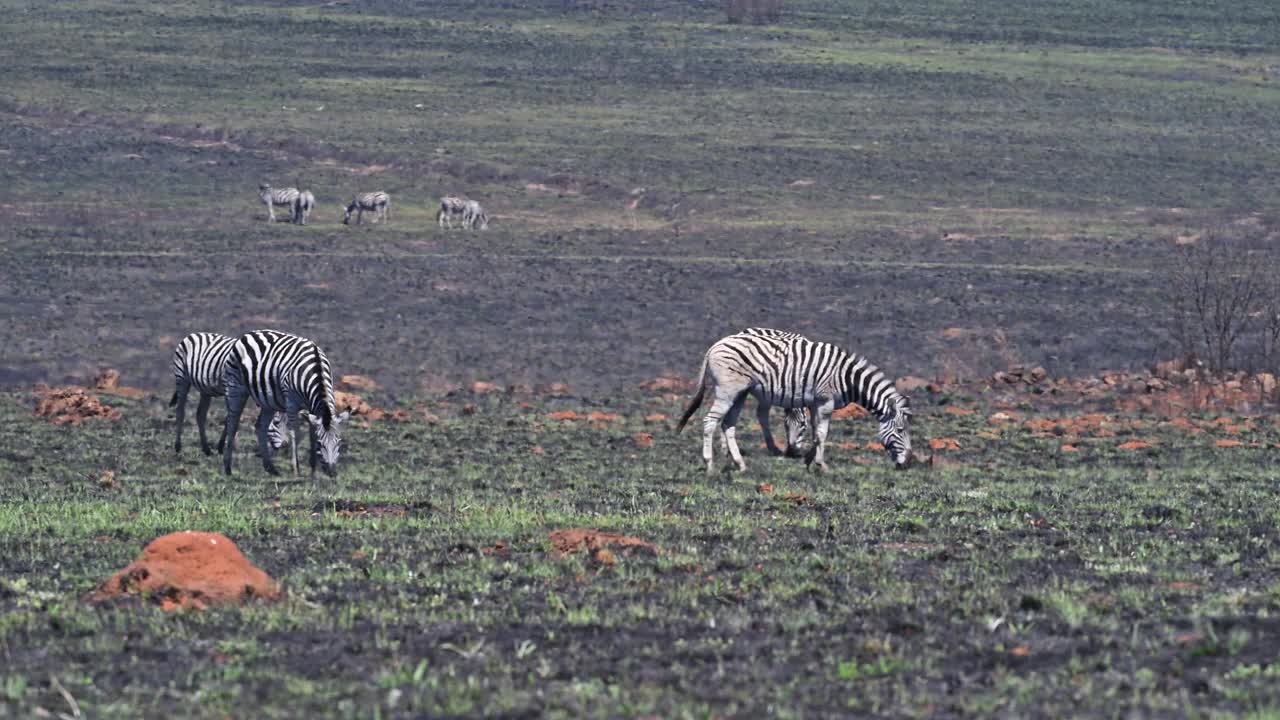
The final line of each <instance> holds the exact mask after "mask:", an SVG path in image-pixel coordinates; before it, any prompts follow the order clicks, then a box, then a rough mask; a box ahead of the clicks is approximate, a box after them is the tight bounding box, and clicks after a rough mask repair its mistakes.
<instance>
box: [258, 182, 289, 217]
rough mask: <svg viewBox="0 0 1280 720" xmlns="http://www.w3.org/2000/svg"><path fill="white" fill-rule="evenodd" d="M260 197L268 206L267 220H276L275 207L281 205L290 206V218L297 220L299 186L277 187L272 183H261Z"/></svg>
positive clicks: (259, 188)
mask: <svg viewBox="0 0 1280 720" xmlns="http://www.w3.org/2000/svg"><path fill="white" fill-rule="evenodd" d="M258 199H259V200H261V201H262V204H263V205H266V206H267V222H275V221H276V211H275V209H274V208H276V207H280V206H284V207H287V208H289V220H290V221H293V222H297V215H296V212H297V211H296V208H295V203H296V202H297V200H298V188H280V189H275V188H272V187H271V186H270V185H259V186H258Z"/></svg>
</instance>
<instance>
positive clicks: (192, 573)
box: [86, 530, 283, 610]
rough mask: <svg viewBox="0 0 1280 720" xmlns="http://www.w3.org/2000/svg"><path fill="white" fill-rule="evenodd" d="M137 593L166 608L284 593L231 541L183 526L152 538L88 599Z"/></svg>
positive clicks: (272, 597) (273, 597) (275, 596)
mask: <svg viewBox="0 0 1280 720" xmlns="http://www.w3.org/2000/svg"><path fill="white" fill-rule="evenodd" d="M129 595H141V596H142V597H143V598H144V599H146V600H147V601H149V602H152V603H155V604H157V605H159V606H160V607H161V608H163V609H165V610H176V609H178V608H192V609H195V610H202V609H204V608H205V607H207V606H209V605H224V604H238V603H243V602H246V601H249V600H253V599H254V598H261V599H263V600H278V599H280V597H281V596H282V595H283V593H282V592H281V590H280V586H279V585H277V584H276V581H275V580H272V579H271V576H269V575H267V574H266V573H265V572H263V571H262V570H260V569H258V568H257V567H255V566H254V565H253V563H251V562H249V561H248V559H246V558H245V556H244V555H243V554H242V553H241V552H240V549H239V548H237V547H236V545H235V543H233V542H231V540H229V539H228V538H227V537H226V536H225V535H219V534H218V533H206V532H196V531H193V530H187V531H185V532H176V533H171V534H169V535H164V536H162V537H158V538H156V539H155V540H152V541H151V543H150V544H149V545H147V546H146V547H145V548H143V550H142V555H141V556H139V557H138V559H137V560H134V561H133V562H132V563H130V564H129V566H128V567H126V568H125V569H123V570H121V571H120V572H118V573H116V574H115V575H112V576H111V577H110V578H108V579H107V581H106V582H104V583H102V584H101V585H99V586H98V587H97V589H96V590H94V591H93V592H92V593H90V594H89V595H88V597H87V598H86V600H88V601H89V602H103V601H105V600H109V599H111V598H115V597H121V596H129Z"/></svg>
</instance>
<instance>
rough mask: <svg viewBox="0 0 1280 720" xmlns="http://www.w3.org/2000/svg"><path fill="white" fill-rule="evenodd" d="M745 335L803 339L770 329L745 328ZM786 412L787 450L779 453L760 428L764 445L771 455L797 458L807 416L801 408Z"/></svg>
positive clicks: (802, 451) (802, 452) (807, 430)
mask: <svg viewBox="0 0 1280 720" xmlns="http://www.w3.org/2000/svg"><path fill="white" fill-rule="evenodd" d="M742 332H743V334H745V335H757V336H759V337H765V338H773V339H776V340H791V339H794V338H802V339H803V338H804V336H803V335H801V334H800V333H793V332H786V331H785V330H774V329H772V328H747V329H746V330H743V331H742ZM784 409H785V410H786V420H785V422H784V425H785V427H786V431H787V448H786V450H784V451H781V452H780V451H779V450H778V448H777V446H776V445H775V444H773V443H772V442H771V441H772V440H773V434H772V433H770V432H769V430H768V428H761V429H762V430H763V431H764V433H765V444H766V445H768V446H769V452H770V454H773V455H779V454H782V455H786V456H787V457H789V458H797V457H801V456H803V455H804V436H805V433H807V432H809V415H808V412H807V411H806V410H805V408H803V407H798V408H784ZM727 446H728V441H727V440H726V441H725V446H723V449H724V450H725V452H726V453H728V447H727Z"/></svg>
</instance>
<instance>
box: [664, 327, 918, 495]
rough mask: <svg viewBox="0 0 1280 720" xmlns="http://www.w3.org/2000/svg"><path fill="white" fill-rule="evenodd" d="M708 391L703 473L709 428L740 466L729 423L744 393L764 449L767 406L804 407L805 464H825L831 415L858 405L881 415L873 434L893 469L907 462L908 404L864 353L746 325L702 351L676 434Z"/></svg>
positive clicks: (710, 469) (709, 453)
mask: <svg viewBox="0 0 1280 720" xmlns="http://www.w3.org/2000/svg"><path fill="white" fill-rule="evenodd" d="M708 385H710V386H711V392H712V394H713V396H714V401H713V402H712V405H711V408H710V409H709V410H707V414H706V415H705V416H704V417H703V419H702V458H703V460H705V461H706V463H707V473H708V474H711V473H713V472H714V467H715V466H714V462H713V457H712V444H713V443H712V441H713V439H714V435H715V430H716V427H717V426H719V427H721V428H723V430H724V434H725V440H726V443H727V445H728V449H729V455H730V457H731V458H732V460H733V462H734V464H736V465H737V466H738V469H739V470H745V469H746V467H747V466H746V463H744V462H743V461H742V453H741V452H740V451H739V450H738V443H737V441H736V439H735V431H734V425H735V424H736V423H737V421H738V414H739V413H740V412H742V406H743V403H745V402H746V399H747V395H753V396H755V399H756V403H757V408H756V416H757V418H758V419H759V421H760V425H761V427H762V428H764V431H765V442H766V444H767V445H768V446H769V451H770V452H773V453H776V452H777V446H776V445H775V444H774V443H773V437H772V435H771V434H770V432H769V430H768V428H769V408H770V406H772V405H775V404H776V405H781V406H783V407H785V408H788V409H795V408H807V409H808V411H809V418H810V421H811V426H812V442H813V446H812V447H811V448H809V451H808V453H806V455H805V464H806V465H813V464H816V465H817V468H818V469H819V470H825V469H826V462H825V461H824V451H825V443H826V439H827V432H828V430H829V428H830V423H831V413H832V411H834V410H835V409H836V408H838V407H843V406H845V405H848V404H849V403H857V404H858V405H861V406H862V407H864V408H866V409H867V410H869V411H871V412H873V413H875V414H876V415H877V416H878V417H879V418H880V431H879V434H878V438H879V440H880V442H881V443H882V444H883V445H884V448H885V451H886V452H888V453H889V456H890V457H891V458H893V461H894V464H895V465H896V466H897V467H898V468H905V467H907V466H909V465H910V464H911V461H912V459H913V455H912V453H911V433H910V429H909V425H910V420H911V406H910V403H909V401H908V400H907V397H906V396H905V395H903V394H902V393H900V392H898V389H897V388H895V387H894V386H893V383H892V382H890V381H889V380H888V379H887V378H885V376H884V373H882V372H880V369H879V368H877V367H876V366H875V365H872V364H871V363H869V362H867V360H866V358H863V357H861V356H860V355H857V354H856V353H850V352H845V351H844V350H841V349H840V348H838V347H836V346H834V345H831V344H828V343H823V342H813V341H812V340H808V339H806V338H804V337H801V336H798V335H791V334H789V333H780V332H779V331H776V330H775V331H770V330H768V329H767V328H753V329H751V330H748V331H746V332H741V333H737V334H735V335H730V336H728V337H725V338H721V339H720V340H719V341H717V342H716V343H715V344H714V345H712V346H711V347H710V348H709V349H708V350H707V354H706V356H705V357H704V358H703V361H702V369H701V371H700V373H699V377H698V393H697V394H696V395H695V396H694V397H693V398H692V399H691V400H690V401H689V406H688V407H687V408H685V411H684V415H683V416H682V417H681V418H680V424H679V425H678V426H677V428H676V430H677V432H678V431H680V430H682V429H684V426H685V424H687V423H688V422H689V418H690V417H692V416H693V414H694V412H696V411H697V409H698V408H699V407H700V406H701V405H702V401H703V398H704V397H705V395H706V391H707V386H708Z"/></svg>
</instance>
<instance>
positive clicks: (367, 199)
mask: <svg viewBox="0 0 1280 720" xmlns="http://www.w3.org/2000/svg"><path fill="white" fill-rule="evenodd" d="M365 210H368V211H370V212H376V213H377V214H376V215H375V216H374V218H373V221H374V222H375V223H376V222H378V221H379V220H386V219H387V218H388V216H389V214H390V212H391V196H390V195H388V194H386V193H384V192H382V191H380V190H379V191H378V192H369V193H360V194H358V195H356V196H355V197H353V198H351V202H350V203H348V204H347V211H346V213H345V214H343V216H342V224H343V225H346V224H348V223H349V222H351V213H356V224H357V225H359V224H361V223H362V222H364V211H365Z"/></svg>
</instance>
